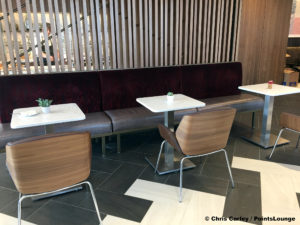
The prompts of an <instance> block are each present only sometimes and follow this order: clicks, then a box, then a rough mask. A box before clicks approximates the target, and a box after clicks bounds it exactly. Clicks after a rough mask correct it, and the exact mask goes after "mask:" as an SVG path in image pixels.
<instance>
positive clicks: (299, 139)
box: [296, 135, 300, 148]
mask: <svg viewBox="0 0 300 225" xmlns="http://www.w3.org/2000/svg"><path fill="white" fill-rule="evenodd" d="M299 142H300V135H299V138H298V141H297V144H296V148H298V147H299Z"/></svg>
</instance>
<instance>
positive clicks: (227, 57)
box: [226, 0, 234, 61]
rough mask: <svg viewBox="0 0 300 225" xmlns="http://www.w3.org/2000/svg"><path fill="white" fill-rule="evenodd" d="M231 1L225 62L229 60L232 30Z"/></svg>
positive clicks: (231, 2) (231, 4)
mask: <svg viewBox="0 0 300 225" xmlns="http://www.w3.org/2000/svg"><path fill="white" fill-rule="evenodd" d="M233 1H234V0H231V1H230V14H229V28H228V39H227V56H226V61H229V60H230V41H231V33H232V32H231V30H232V16H233Z"/></svg>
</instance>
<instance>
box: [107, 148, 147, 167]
mask: <svg viewBox="0 0 300 225" xmlns="http://www.w3.org/2000/svg"><path fill="white" fill-rule="evenodd" d="M106 158H107V159H113V160H118V161H121V162H124V163H132V164H136V165H141V166H147V165H148V163H147V161H146V160H145V155H144V154H143V153H139V152H135V151H128V152H122V153H120V154H107V155H106Z"/></svg>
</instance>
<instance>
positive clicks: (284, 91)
mask: <svg viewBox="0 0 300 225" xmlns="http://www.w3.org/2000/svg"><path fill="white" fill-rule="evenodd" d="M239 89H240V90H243V91H248V92H253V93H257V94H261V95H264V96H265V103H264V111H263V119H262V128H261V132H255V131H254V132H252V133H251V134H249V135H246V136H244V137H243V138H244V139H246V140H248V141H250V142H252V143H254V144H257V145H259V146H261V147H263V148H271V147H273V146H274V144H275V141H276V138H277V136H275V135H274V134H272V133H271V124H272V113H273V105H274V97H276V96H281V95H289V94H297V93H300V88H295V87H289V86H283V85H278V84H273V85H272V89H268V84H267V83H264V84H254V85H246V86H240V87H239ZM287 143H289V140H287V139H284V138H280V139H279V140H278V145H283V144H287Z"/></svg>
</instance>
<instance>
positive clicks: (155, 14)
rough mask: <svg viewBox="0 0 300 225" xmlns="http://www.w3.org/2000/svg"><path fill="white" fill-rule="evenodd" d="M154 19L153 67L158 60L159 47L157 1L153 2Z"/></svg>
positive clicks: (156, 64)
mask: <svg viewBox="0 0 300 225" xmlns="http://www.w3.org/2000/svg"><path fill="white" fill-rule="evenodd" d="M154 17H155V22H154V27H155V28H154V29H155V31H154V46H155V47H154V48H155V51H154V55H155V57H154V58H155V60H154V61H155V64H154V65H155V66H158V59H159V57H158V56H159V51H158V45H159V42H158V36H159V34H158V27H159V24H158V0H154Z"/></svg>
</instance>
